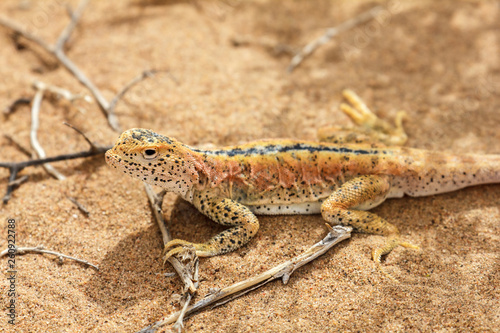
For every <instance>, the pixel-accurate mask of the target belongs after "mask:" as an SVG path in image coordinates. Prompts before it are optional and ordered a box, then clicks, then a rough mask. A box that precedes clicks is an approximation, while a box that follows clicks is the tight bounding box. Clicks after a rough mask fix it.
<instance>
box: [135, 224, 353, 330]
mask: <svg viewBox="0 0 500 333" xmlns="http://www.w3.org/2000/svg"><path fill="white" fill-rule="evenodd" d="M327 226H328V227H329V228H330V232H329V233H328V235H326V237H325V238H323V239H322V240H321V241H320V242H318V243H316V244H314V245H313V246H312V247H311V248H309V249H308V250H307V251H306V252H304V253H303V254H301V255H299V256H297V257H295V258H293V259H291V260H288V261H286V262H284V263H282V264H280V265H278V266H276V267H274V268H272V269H270V270H268V271H266V272H264V273H262V274H259V275H257V276H255V277H253V278H250V279H247V280H245V281H241V282H238V283H235V284H233V285H231V286H228V287H225V288H222V289H220V290H219V291H217V292H215V293H213V294H210V295H208V296H206V297H205V298H204V299H202V300H201V301H199V302H197V303H195V304H193V305H191V306H189V307H188V308H187V309H186V310H185V312H184V313H182V312H181V311H178V312H176V313H173V314H171V315H170V316H168V317H167V318H165V319H163V320H160V321H157V322H156V323H154V324H153V325H151V326H148V327H147V328H145V329H143V330H141V331H140V332H148V333H153V332H157V331H158V330H159V329H160V328H161V327H163V326H165V325H168V324H171V323H173V322H175V321H176V320H177V319H178V318H179V316H180V315H186V316H189V315H192V314H193V313H195V312H197V311H200V310H201V309H203V308H205V307H207V306H209V305H212V307H216V306H219V305H222V304H225V303H226V302H228V301H231V300H233V299H235V298H237V297H240V296H242V295H244V294H246V293H248V292H250V291H252V290H255V289H257V288H259V287H261V286H263V285H265V284H267V283H269V282H271V281H273V280H276V279H281V280H282V281H283V283H285V284H286V283H287V282H288V280H289V279H290V276H291V275H292V274H293V272H294V271H295V270H296V269H297V268H299V267H301V266H303V265H305V264H307V263H309V262H311V261H312V260H314V259H316V258H317V257H319V256H321V255H322V254H324V253H326V252H327V251H328V250H329V249H330V248H332V247H333V246H334V245H336V244H338V243H339V242H341V241H343V240H345V239H347V238H349V237H351V231H352V228H351V227H344V226H334V227H330V226H329V225H328V224H327ZM219 301H220V302H219Z"/></svg>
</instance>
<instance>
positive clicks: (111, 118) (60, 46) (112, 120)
mask: <svg viewBox="0 0 500 333" xmlns="http://www.w3.org/2000/svg"><path fill="white" fill-rule="evenodd" d="M87 3H88V0H82V1H81V2H80V4H79V5H78V8H77V9H76V10H75V12H74V13H73V15H71V21H70V23H69V24H68V26H66V28H65V29H64V30H63V31H62V32H61V35H60V36H59V38H58V41H57V42H56V43H55V44H54V45H49V44H47V43H46V42H45V41H44V40H42V39H40V38H38V37H37V36H35V35H33V34H31V33H29V32H28V31H26V29H24V28H23V27H21V26H19V25H18V24H17V23H15V22H12V21H10V20H9V19H7V18H5V17H1V16H0V25H3V26H4V27H7V28H9V29H11V30H13V31H15V32H17V33H18V34H20V35H22V36H24V37H25V38H26V39H29V40H31V41H32V42H34V43H36V44H38V45H39V46H41V47H42V48H43V49H44V50H45V51H47V52H48V53H50V54H51V55H52V56H54V57H55V58H56V59H57V60H59V62H60V63H61V64H62V65H63V66H64V67H66V69H67V70H68V71H69V72H71V74H73V76H74V77H75V78H76V79H77V80H78V81H80V83H81V84H83V85H84V86H85V87H87V89H89V90H90V92H91V93H92V95H93V96H94V98H95V99H96V101H97V103H98V104H99V106H100V108H101V110H102V111H103V112H104V114H105V115H106V117H107V119H108V123H109V125H110V126H111V128H113V130H115V131H117V132H120V126H119V124H118V119H117V118H116V116H115V114H114V113H113V112H109V111H108V109H109V103H108V101H107V100H106V98H104V96H103V95H102V93H101V91H100V90H99V89H98V88H97V87H96V86H95V85H94V84H93V83H92V81H90V80H89V79H88V78H87V77H86V76H85V74H83V72H82V71H81V70H80V69H79V68H78V67H77V66H76V65H75V64H74V63H73V62H72V61H71V60H70V59H69V58H68V57H67V56H66V54H65V53H64V44H65V43H66V42H67V40H68V39H69V37H70V35H71V33H72V32H73V30H74V28H75V27H76V24H77V23H78V21H79V20H80V17H81V16H82V14H83V10H84V8H85V7H86V6H87Z"/></svg>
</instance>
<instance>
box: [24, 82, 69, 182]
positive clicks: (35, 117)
mask: <svg viewBox="0 0 500 333" xmlns="http://www.w3.org/2000/svg"><path fill="white" fill-rule="evenodd" d="M43 94H44V90H43V89H40V90H37V92H36V94H35V97H34V98H33V105H32V106H31V130H30V143H31V147H32V148H33V150H34V151H35V152H36V154H37V156H38V158H45V157H46V156H47V155H45V151H44V150H43V148H42V146H41V145H40V143H39V142H38V138H37V132H38V127H39V115H40V106H41V104H42V99H43ZM42 166H43V168H44V169H45V171H47V172H48V173H49V174H50V175H52V176H53V177H55V178H56V179H58V180H64V179H66V177H64V176H63V175H62V174H61V173H60V172H59V171H57V170H56V169H55V168H54V167H53V166H52V165H50V164H48V163H45V164H42Z"/></svg>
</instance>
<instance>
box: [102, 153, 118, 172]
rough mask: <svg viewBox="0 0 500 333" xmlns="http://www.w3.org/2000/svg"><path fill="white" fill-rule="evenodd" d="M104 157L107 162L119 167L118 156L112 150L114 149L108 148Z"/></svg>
mask: <svg viewBox="0 0 500 333" xmlns="http://www.w3.org/2000/svg"><path fill="white" fill-rule="evenodd" d="M104 158H105V160H106V163H107V164H108V165H109V166H113V167H115V168H116V167H118V160H119V159H118V157H117V156H116V155H115V154H113V152H112V149H110V150H108V151H107V152H106V153H105V154H104Z"/></svg>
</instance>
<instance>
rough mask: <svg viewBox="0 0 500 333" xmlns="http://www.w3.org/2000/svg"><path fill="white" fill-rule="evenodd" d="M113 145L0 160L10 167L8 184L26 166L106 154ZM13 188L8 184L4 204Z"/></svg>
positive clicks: (3, 164)
mask: <svg viewBox="0 0 500 333" xmlns="http://www.w3.org/2000/svg"><path fill="white" fill-rule="evenodd" d="M112 147H113V146H107V147H98V148H97V149H91V150H87V151H81V152H77V153H70V154H63V155H58V156H52V157H46V158H40V159H36V160H29V161H23V162H0V168H6V169H9V171H10V176H9V182H8V184H11V183H12V182H14V181H15V180H16V176H17V174H18V173H19V172H20V171H21V170H23V169H24V168H27V167H30V166H34V165H42V164H44V163H49V162H58V161H65V160H72V159H76V158H84V157H90V156H95V155H101V154H104V153H105V152H106V151H107V150H109V149H111V148H112ZM13 190H14V186H11V185H7V191H6V194H5V196H4V197H3V203H4V204H6V203H7V202H8V201H9V200H10V198H11V196H12V191H13Z"/></svg>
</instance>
